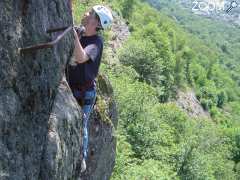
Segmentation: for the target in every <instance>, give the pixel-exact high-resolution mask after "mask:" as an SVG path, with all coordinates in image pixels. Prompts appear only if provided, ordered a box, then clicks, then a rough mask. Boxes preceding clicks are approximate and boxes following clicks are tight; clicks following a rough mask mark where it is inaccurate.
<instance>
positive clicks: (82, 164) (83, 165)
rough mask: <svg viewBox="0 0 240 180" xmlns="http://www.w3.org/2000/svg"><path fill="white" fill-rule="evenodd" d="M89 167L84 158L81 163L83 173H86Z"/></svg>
mask: <svg viewBox="0 0 240 180" xmlns="http://www.w3.org/2000/svg"><path fill="white" fill-rule="evenodd" d="M86 169H87V165H86V160H85V159H84V158H83V160H82V163H81V173H83V172H84V171H86Z"/></svg>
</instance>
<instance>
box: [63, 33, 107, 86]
mask: <svg viewBox="0 0 240 180" xmlns="http://www.w3.org/2000/svg"><path fill="white" fill-rule="evenodd" d="M80 43H81V45H82V47H83V48H84V50H85V52H86V54H87V55H88V57H89V60H88V61H86V62H85V63H81V64H77V65H76V66H71V65H69V66H68V80H69V85H70V86H74V85H84V84H85V83H86V82H88V81H91V80H94V79H95V78H96V77H97V74H98V71H99V66H100V62H101V57H102V50H103V40H102V38H101V37H100V36H98V35H93V36H83V37H82V38H81V39H80Z"/></svg>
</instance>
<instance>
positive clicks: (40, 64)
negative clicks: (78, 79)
mask: <svg viewBox="0 0 240 180" xmlns="http://www.w3.org/2000/svg"><path fill="white" fill-rule="evenodd" d="M0 8H1V11H0V25H1V29H0V78H1V80H0V179H1V180H25V179H31V180H35V179H39V180H47V179H51V180H52V179H53V180H54V179H56V180H59V179H67V180H70V179H72V180H74V179H101V180H102V179H109V178H110V176H111V172H112V169H113V166H114V162H115V146H116V138H115V135H114V129H115V128H116V126H117V114H116V106H115V102H114V99H113V91H112V88H111V85H110V83H109V82H108V80H107V78H106V77H104V76H99V78H98V94H99V97H98V101H97V103H96V105H95V109H94V112H93V113H92V116H91V119H90V149H89V153H90V155H89V156H90V158H89V160H88V162H87V171H86V172H85V173H84V174H80V164H81V156H80V154H81V141H82V132H81V130H82V129H81V127H82V119H81V109H80V107H79V106H78V104H77V102H76V101H75V99H74V98H73V96H72V93H71V91H70V89H69V87H68V84H67V83H66V81H65V77H64V69H65V66H66V63H67V62H68V60H69V59H70V56H71V53H72V51H73V34H72V32H70V33H68V34H67V35H66V36H65V37H64V38H63V39H62V40H61V41H60V42H59V43H58V44H57V45H55V46H54V47H53V48H49V49H42V50H38V51H33V52H28V53H21V54H20V53H19V51H18V48H19V47H25V46H29V45H33V44H37V43H42V42H48V41H51V40H53V39H55V38H56V37H57V33H53V34H47V33H46V30H47V29H48V28H51V27H61V26H69V25H71V24H72V15H71V10H70V6H69V4H68V1H65V0H54V1H48V0H42V1H32V0H20V1H13V0H3V1H0Z"/></svg>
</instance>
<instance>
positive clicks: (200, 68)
mask: <svg viewBox="0 0 240 180" xmlns="http://www.w3.org/2000/svg"><path fill="white" fill-rule="evenodd" d="M159 2H160V1H159ZM97 3H102V1H86V3H85V4H83V3H79V2H78V1H76V0H75V1H74V15H75V23H79V22H80V17H81V15H82V13H83V12H84V11H85V10H87V9H88V8H89V7H91V6H92V5H93V4H97ZM155 3H158V1H155ZM104 4H106V5H108V6H110V7H111V8H112V9H113V11H114V15H115V17H116V16H118V17H121V18H122V21H125V22H127V24H128V26H129V29H130V36H129V37H128V39H127V40H126V41H125V42H124V43H123V44H122V46H121V48H118V49H116V54H115V55H114V56H112V55H111V54H109V51H106V49H107V48H109V47H110V44H109V42H110V41H114V39H115V38H116V36H117V34H115V33H114V31H113V30H110V31H107V32H104V34H103V36H104V38H105V52H104V59H103V64H102V65H101V73H102V74H106V75H107V76H108V77H109V79H110V81H111V83H112V85H113V88H114V93H115V97H116V99H117V105H118V112H119V126H118V131H117V136H118V145H117V158H116V165H115V168H114V173H113V175H112V178H111V179H112V180H115V179H116V180H118V179H131V180H132V179H133V180H135V179H156V180H159V179H194V180H195V179H204V180H205V179H217V180H220V179H222V180H230V179H239V178H240V163H239V161H240V128H239V127H240V123H239V120H240V119H239V115H240V103H239V98H240V87H239V86H240V75H239V71H240V69H239V57H240V52H239V46H240V42H239V36H238V34H239V29H238V28H236V27H235V26H232V25H229V24H226V23H224V22H220V21H213V20H209V19H204V18H203V17H200V16H196V15H193V14H191V13H189V12H187V11H184V9H179V8H175V9H174V7H173V6H171V4H169V3H167V1H165V3H163V4H162V6H166V7H167V8H165V10H163V8H160V9H157V8H156V9H155V8H154V7H151V6H150V5H149V4H147V3H144V2H139V1H137V0H111V1H110V0H109V1H105V2H104ZM155 5H156V4H155ZM189 89H190V90H193V91H194V92H195V93H196V96H197V99H198V100H199V102H200V104H201V106H202V107H203V109H204V110H205V111H207V112H209V113H210V117H209V118H201V117H197V118H192V117H190V116H188V115H187V113H186V112H185V111H183V110H182V109H180V108H179V107H178V106H177V105H176V98H177V94H178V92H179V91H183V92H184V91H188V90H189Z"/></svg>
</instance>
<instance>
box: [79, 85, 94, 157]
mask: <svg viewBox="0 0 240 180" xmlns="http://www.w3.org/2000/svg"><path fill="white" fill-rule="evenodd" d="M95 100H96V90H95V89H94V90H91V91H86V92H85V95H84V105H83V107H82V110H83V158H84V159H85V160H86V159H87V153H88V139H89V135H88V129H89V127H88V126H89V117H90V114H91V112H92V109H93V106H94V103H95Z"/></svg>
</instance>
